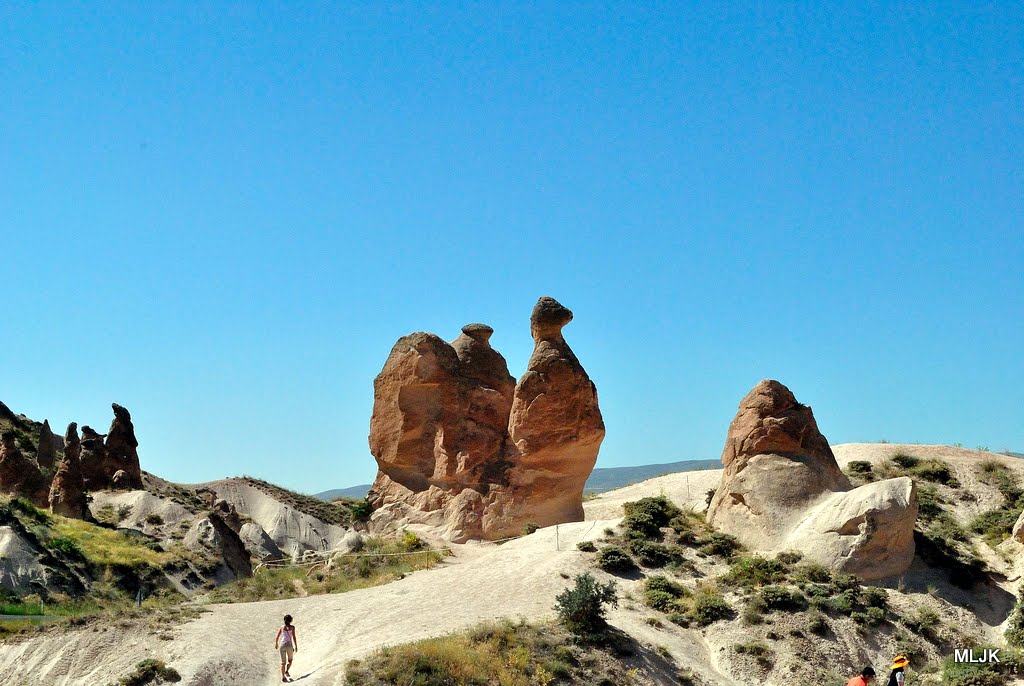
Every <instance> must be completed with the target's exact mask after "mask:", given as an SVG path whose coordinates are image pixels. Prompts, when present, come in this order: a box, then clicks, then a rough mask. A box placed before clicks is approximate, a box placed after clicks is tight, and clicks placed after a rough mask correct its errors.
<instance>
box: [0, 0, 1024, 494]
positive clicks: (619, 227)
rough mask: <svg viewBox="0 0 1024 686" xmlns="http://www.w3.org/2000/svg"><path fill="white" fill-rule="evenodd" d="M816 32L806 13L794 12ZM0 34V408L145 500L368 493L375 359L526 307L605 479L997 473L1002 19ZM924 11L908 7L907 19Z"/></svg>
mask: <svg viewBox="0 0 1024 686" xmlns="http://www.w3.org/2000/svg"><path fill="white" fill-rule="evenodd" d="M806 4H809V3H806ZM102 5H103V6H100V4H98V3H80V4H73V3H6V4H4V5H3V7H0V83H2V85H3V89H2V90H3V96H2V97H0V125H2V130H3V135H0V217H2V219H0V222H2V226H3V229H2V238H0V274H2V284H3V302H4V306H3V313H4V325H3V326H2V327H0V330H2V331H3V332H4V335H3V351H4V353H3V360H4V361H3V363H2V366H0V400H3V401H4V402H6V403H7V404H8V405H10V406H11V407H12V408H13V409H14V410H15V411H19V412H24V413H26V414H28V415H30V416H32V417H34V418H37V419H42V418H49V419H50V421H51V423H53V424H54V425H55V426H58V425H59V426H64V425H65V424H66V423H67V422H68V421H70V420H72V419H73V420H76V421H78V422H80V423H86V424H90V425H92V426H94V427H96V428H100V429H101V430H105V428H106V426H107V425H108V424H109V422H110V419H111V412H110V409H109V404H110V403H111V402H113V401H116V402H118V403H121V404H123V405H125V406H127V407H128V408H129V409H130V410H131V411H132V413H133V416H134V418H135V423H136V427H137V430H138V434H139V439H140V441H141V446H140V454H141V456H142V462H143V467H144V468H145V469H148V470H150V471H153V472H155V473H157V474H160V475H162V476H164V477H167V478H170V479H174V480H178V481H191V482H194V481H201V480H207V479H212V478H220V477H223V476H228V475H237V474H242V473H246V474H252V475H255V476H259V477H262V478H266V479H269V480H272V481H275V482H278V483H281V484H282V485H286V486H290V487H293V488H297V489H300V490H304V491H308V492H315V491H319V490H323V489H326V488H331V487H339V486H345V485H350V484H354V483H360V482H366V481H369V480H370V479H372V477H373V474H374V473H375V467H374V463H373V461H372V458H371V457H370V455H369V452H368V449H367V443H366V435H367V432H368V424H369V415H370V408H371V405H372V379H373V377H374V376H375V375H376V374H377V372H378V371H379V370H380V368H381V366H382V365H383V363H384V360H385V359H386V357H387V354H388V351H389V350H390V348H391V346H392V344H393V343H394V341H395V340H396V339H397V338H398V337H399V336H401V335H403V334H405V333H408V332H411V331H415V330H427V331H433V332H435V333H438V334H439V335H441V336H443V337H445V338H447V339H449V340H450V339H452V338H454V337H455V336H456V335H457V334H458V331H459V327H460V326H461V325H462V324H465V323H467V322H472V321H483V322H486V323H489V324H491V325H492V326H493V327H494V328H495V330H496V332H495V334H494V337H493V339H492V343H493V344H494V345H495V347H497V348H498V349H499V350H500V351H501V352H502V353H503V354H504V355H505V357H506V358H507V359H508V361H509V366H510V368H511V371H512V373H513V374H514V375H516V376H518V375H519V374H521V373H522V372H523V370H524V369H525V365H526V361H527V359H528V357H529V354H530V350H531V348H532V341H531V340H530V337H529V323H528V319H529V313H530V309H531V307H532V306H533V303H534V302H535V300H536V298H537V297H538V296H541V295H551V296H554V297H556V298H558V299H559V300H560V301H561V302H563V303H564V304H565V305H567V306H568V307H570V308H571V309H573V310H574V311H575V313H576V320H575V321H574V322H573V323H572V324H570V326H569V327H568V328H567V329H566V331H565V333H566V337H567V339H568V340H569V342H570V344H571V345H572V346H573V347H574V349H575V351H576V352H577V354H578V356H579V357H580V359H581V361H582V362H583V364H584V366H585V367H586V368H587V370H588V371H589V372H590V374H591V376H592V377H593V379H594V380H595V382H596V383H597V386H598V391H599V394H600V400H601V407H602V410H603V411H604V415H605V421H606V424H607V429H608V435H607V439H606V441H605V444H604V446H603V448H602V452H601V456H600V459H599V462H598V464H599V465H603V466H619V465H627V464H640V463H650V462H665V461H673V460H679V459H690V458H714V457H718V455H719V454H720V453H721V449H722V443H723V441H724V438H725V433H726V429H727V426H728V423H729V421H730V419H731V418H732V415H733V414H734V412H735V410H736V405H737V403H738V402H739V400H740V398H741V397H742V396H743V395H744V394H745V393H746V392H747V390H749V388H750V387H751V386H753V385H754V384H755V383H756V382H757V381H758V380H760V379H762V378H765V377H773V378H777V379H779V380H781V381H782V382H783V383H785V384H787V385H788V386H789V387H790V388H791V389H792V390H793V391H794V392H795V393H796V395H797V397H798V398H799V399H800V400H802V401H803V402H806V403H808V404H810V405H812V406H813V407H814V410H815V415H816V417H817V418H818V423H819V426H820V427H821V429H822V431H823V432H824V433H825V435H826V436H827V437H828V438H829V440H830V441H831V442H833V443H840V442H850V441H876V440H879V439H883V438H884V439H888V440H890V441H894V442H896V441H906V442H934V443H953V442H962V443H964V444H965V445H967V446H970V447H973V446H976V445H986V446H989V447H991V448H992V449H994V450H1002V449H1004V448H1010V449H1013V450H1021V451H1024V409H1022V407H1024V406H1022V404H1021V401H1020V392H1021V388H1022V386H1024V365H1022V364H1021V343H1022V341H1024V324H1022V322H1024V317H1022V314H1024V305H1022V303H1024V276H1022V272H1021V266H1022V264H1024V230H1022V228H1024V227H1022V220H1024V192H1022V191H1024V174H1022V167H1024V145H1022V144H1024V128H1022V125H1024V108H1022V107H1021V103H1022V102H1024V41H1022V40H1021V35H1022V31H1024V6H1022V5H1020V4H1019V3H1002V4H1000V3H994V4H989V5H987V6H985V7H972V6H968V3H928V4H927V5H926V6H921V7H906V6H902V7H901V6H893V5H892V4H882V3H878V4H875V3H871V4H868V3H838V4H834V5H832V6H830V7H829V8H827V9H825V8H815V7H800V6H794V5H792V4H786V5H773V4H771V3H759V4H757V5H751V6H744V5H740V4H728V5H726V4H722V3H708V4H707V5H702V6H697V5H691V4H689V3H648V4H643V5H641V4H632V5H630V4H625V3H609V4H595V3H550V4H545V3H536V4H525V3H506V4H498V3H473V4H458V5H456V4H451V5H449V4H433V5H431V6H430V7H428V8H424V7H422V6H418V5H414V4H393V3H392V4H389V5H387V6H384V5H377V6H371V5H367V6H366V7H347V8H345V7H340V6H338V4H333V5H332V4H326V3H325V4H315V3H306V4H304V5H303V6H301V7H300V6H298V3H289V4H280V3H244V4H228V3H188V4H186V3H181V4H178V5H177V6H175V5H173V4H171V3H159V4H158V3H121V4H118V3H103V4H102ZM922 5H923V4H922Z"/></svg>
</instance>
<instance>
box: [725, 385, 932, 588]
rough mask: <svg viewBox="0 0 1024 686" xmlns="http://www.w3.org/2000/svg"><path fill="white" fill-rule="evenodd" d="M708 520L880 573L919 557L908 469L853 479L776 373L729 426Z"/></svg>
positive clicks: (775, 545)
mask: <svg viewBox="0 0 1024 686" xmlns="http://www.w3.org/2000/svg"><path fill="white" fill-rule="evenodd" d="M722 464H723V465H724V467H725V469H724V471H723V473H722V481H721V483H720V484H719V487H718V490H717V491H716V492H715V495H714V497H713V498H712V500H711V504H710V506H709V508H708V517H707V519H708V523H709V524H711V525H712V526H713V527H714V528H716V529H718V530H720V531H723V532H725V533H729V534H732V535H734V536H736V537H737V538H738V539H739V540H740V542H742V543H743V544H744V545H745V546H747V547H749V548H751V549H754V550H762V551H780V550H798V551H800V552H802V553H803V554H804V555H805V556H806V557H807V558H809V559H813V560H816V561H818V562H821V563H823V564H827V565H829V566H830V567H832V568H833V569H836V570H839V571H843V572H847V573H851V574H857V575H858V576H860V577H862V578H864V579H869V580H870V579H880V578H885V577H888V576H893V575H896V574H899V573H901V572H904V571H906V569H907V568H908V567H909V566H910V563H911V561H912V560H913V556H914V537H913V535H914V523H915V522H916V520H917V492H916V490H915V487H914V483H913V481H912V480H911V479H909V478H907V477H901V478H898V479H889V480H886V481H881V482H876V483H872V484H868V485H867V486H861V487H860V488H852V487H851V484H850V481H849V479H847V478H846V476H845V475H844V474H843V473H842V471H841V470H840V469H839V464H838V463H837V462H836V459H835V456H834V455H833V454H832V449H831V448H830V447H829V445H828V441H827V440H826V439H825V437H824V436H823V435H822V434H821V432H820V431H819V430H818V425H817V423H816V422H815V420H814V414H813V413H812V412H811V408H810V407H807V406H806V405H801V404H800V403H798V402H797V400H796V398H795V397H794V396H793V393H792V392H790V390H789V389H788V388H786V387H785V386H783V385H782V384H781V383H779V382H778V381H773V380H765V381H762V382H761V383H759V384H757V386H755V387H754V388H753V390H751V391H750V393H748V394H747V396H746V397H745V398H743V400H742V401H741V402H740V407H739V411H738V412H737V414H736V417H735V418H734V419H733V421H732V424H731V425H730V426H729V434H728V437H727V438H726V443H725V449H724V450H723V451H722Z"/></svg>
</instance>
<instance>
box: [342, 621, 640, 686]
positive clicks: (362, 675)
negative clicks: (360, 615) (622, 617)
mask: <svg viewBox="0 0 1024 686" xmlns="http://www.w3.org/2000/svg"><path fill="white" fill-rule="evenodd" d="M621 653H622V649H621V648H620V649H619V650H616V649H615V648H614V647H607V646H599V645H591V644H586V645H580V644H575V643H573V641H572V638H571V636H570V634H569V633H568V632H567V631H566V629H564V628H563V627H562V626H560V625H558V624H549V625H540V626H535V625H530V624H526V623H525V622H520V623H512V622H510V621H507V620H506V621H504V622H494V623H487V624H482V625H480V626H477V627H475V628H473V629H470V630H469V631H466V632H462V633H458V634H451V635H448V636H444V637H441V638H432V639H428V640H425V641H418V642H416V643H411V644H408V645H401V646H394V647H386V648H382V649H381V650H379V651H377V652H376V653H374V654H373V655H372V656H370V657H369V658H367V659H366V660H362V661H353V662H350V663H349V665H348V670H347V673H346V676H345V679H346V680H345V683H346V684H347V685H348V686H462V685H469V684H487V685H488V686H548V685H554V684H594V685H595V686H598V685H601V686H613V685H614V686H631V685H632V684H637V683H639V675H638V673H637V671H636V670H633V669H630V668H629V667H628V666H627V665H626V664H624V663H623V661H622V660H621V657H622V655H621Z"/></svg>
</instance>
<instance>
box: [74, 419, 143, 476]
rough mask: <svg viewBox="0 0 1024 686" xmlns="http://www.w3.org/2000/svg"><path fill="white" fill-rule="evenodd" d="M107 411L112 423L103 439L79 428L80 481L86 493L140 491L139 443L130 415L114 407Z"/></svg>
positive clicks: (86, 427) (95, 433)
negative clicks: (97, 491)
mask: <svg viewBox="0 0 1024 686" xmlns="http://www.w3.org/2000/svg"><path fill="white" fill-rule="evenodd" d="M111 407H113V409H114V420H113V421H112V422H111V424H110V430H109V431H108V432H107V434H106V436H104V435H102V434H99V433H97V432H96V431H94V430H93V429H92V428H91V427H88V426H83V427H82V456H81V464H82V478H83V480H84V482H85V488H86V490H88V491H96V490H100V489H103V488H117V489H128V490H131V489H139V488H142V468H141V467H140V465H139V453H138V450H137V449H138V447H139V442H138V440H136V438H135V426H134V425H133V424H132V417H131V414H129V413H128V410H126V409H125V408H123V407H121V406H120V405H118V404H117V403H113V404H112V405H111ZM104 439H106V440H104ZM119 472H123V473H122V474H119ZM115 477H116V478H115Z"/></svg>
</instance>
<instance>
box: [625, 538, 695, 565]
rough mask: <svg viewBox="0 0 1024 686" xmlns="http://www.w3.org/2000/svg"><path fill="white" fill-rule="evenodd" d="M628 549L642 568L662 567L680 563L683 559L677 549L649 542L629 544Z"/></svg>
mask: <svg viewBox="0 0 1024 686" xmlns="http://www.w3.org/2000/svg"><path fill="white" fill-rule="evenodd" d="M629 549H630V552H632V553H633V554H634V555H635V556H636V559H637V560H638V561H639V562H640V564H642V565H643V566H644V567H653V568H657V567H664V566H666V565H669V564H673V563H678V562H681V561H682V559H683V556H682V554H680V552H679V551H678V550H677V549H675V548H670V547H669V546H666V545H663V544H661V543H653V542H651V541H642V540H636V541H633V542H631V543H630V546H629Z"/></svg>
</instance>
